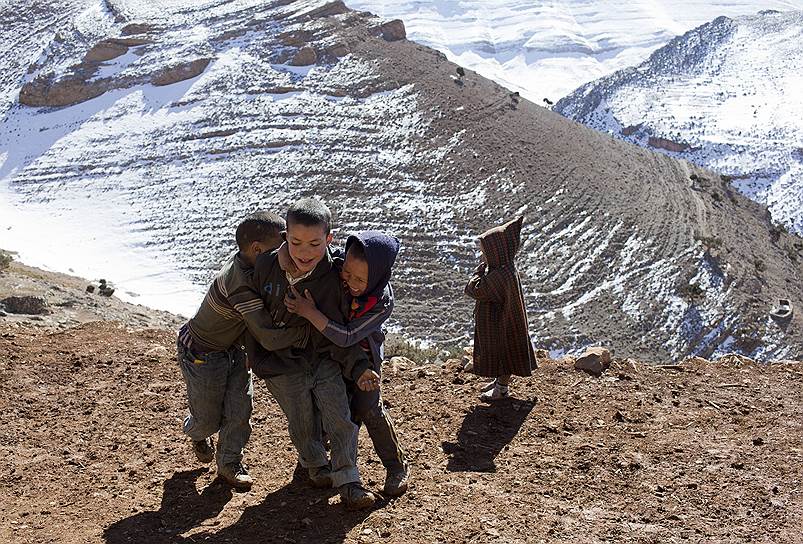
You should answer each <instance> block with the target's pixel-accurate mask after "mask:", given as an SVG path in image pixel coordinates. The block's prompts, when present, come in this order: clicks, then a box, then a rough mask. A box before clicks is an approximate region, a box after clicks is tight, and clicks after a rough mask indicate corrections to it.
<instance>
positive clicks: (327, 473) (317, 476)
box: [307, 465, 332, 489]
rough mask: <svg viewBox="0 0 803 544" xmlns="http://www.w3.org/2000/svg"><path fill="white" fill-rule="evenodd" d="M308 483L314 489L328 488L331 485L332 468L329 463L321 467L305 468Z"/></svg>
mask: <svg viewBox="0 0 803 544" xmlns="http://www.w3.org/2000/svg"><path fill="white" fill-rule="evenodd" d="M307 474H308V475H309V483H310V485H311V486H312V487H314V488H316V489H328V488H330V487H332V469H330V468H329V465H324V466H322V467H310V468H308V469H307Z"/></svg>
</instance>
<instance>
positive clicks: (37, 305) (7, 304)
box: [0, 295, 49, 315]
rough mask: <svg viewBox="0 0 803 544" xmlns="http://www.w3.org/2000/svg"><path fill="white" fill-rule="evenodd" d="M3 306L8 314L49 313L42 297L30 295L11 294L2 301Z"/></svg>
mask: <svg viewBox="0 0 803 544" xmlns="http://www.w3.org/2000/svg"><path fill="white" fill-rule="evenodd" d="M0 302H2V304H3V308H5V310H6V311H7V312H8V313H10V314H25V315H40V314H46V313H49V312H48V309H47V301H46V300H45V299H44V297H36V296H30V295H23V296H11V297H7V298H4V299H3V300H2V301H0Z"/></svg>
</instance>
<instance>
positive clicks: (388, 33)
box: [379, 19, 407, 42]
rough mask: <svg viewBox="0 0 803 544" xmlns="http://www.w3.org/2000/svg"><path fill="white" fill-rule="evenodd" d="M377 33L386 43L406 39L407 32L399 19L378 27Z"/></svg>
mask: <svg viewBox="0 0 803 544" xmlns="http://www.w3.org/2000/svg"><path fill="white" fill-rule="evenodd" d="M379 32H380V34H381V36H382V39H383V40H385V41H386V42H397V41H399V40H404V39H407V30H406V29H405V28H404V23H403V22H402V21H401V19H394V20H392V21H388V22H387V23H384V24H382V25H381V26H380V27H379Z"/></svg>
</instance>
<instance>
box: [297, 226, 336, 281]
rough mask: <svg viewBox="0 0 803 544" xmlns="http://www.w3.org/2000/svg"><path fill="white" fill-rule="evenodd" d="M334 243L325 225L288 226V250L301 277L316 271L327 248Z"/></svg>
mask: <svg viewBox="0 0 803 544" xmlns="http://www.w3.org/2000/svg"><path fill="white" fill-rule="evenodd" d="M331 241H332V234H331V233H329V234H327V233H326V227H325V226H324V225H302V224H301V223H288V224H287V250H288V251H289V252H290V257H291V258H292V259H293V262H294V263H295V265H296V268H298V272H299V275H302V274H306V273H307V272H310V271H312V270H314V269H315V267H316V266H318V263H319V262H320V261H321V259H322V258H323V256H324V255H325V254H326V247H327V246H328V245H329V243H330V242H331Z"/></svg>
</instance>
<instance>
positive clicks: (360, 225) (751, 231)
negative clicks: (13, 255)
mask: <svg viewBox="0 0 803 544" xmlns="http://www.w3.org/2000/svg"><path fill="white" fill-rule="evenodd" d="M54 6H55V4H54ZM71 6H72V4H71ZM0 9H3V10H5V11H4V15H3V17H4V20H13V24H12V26H11V27H10V28H12V33H11V34H8V36H15V37H13V38H9V37H7V35H5V34H4V38H3V39H2V47H3V48H4V51H5V52H9V51H13V50H14V48H15V45H14V44H15V43H17V41H18V42H19V43H25V44H28V45H26V48H33V49H34V50H33V51H28V49H25V54H19V55H15V56H14V57H15V58H14V59H13V60H9V59H4V61H3V62H7V63H10V64H9V65H7V66H6V68H8V71H3V73H4V74H7V76H6V79H4V85H5V87H4V89H6V90H5V91H4V92H5V93H6V94H5V95H4V96H6V97H7V100H6V106H5V110H3V111H4V113H3V120H2V128H0V150H2V151H0V160H2V163H0V180H2V187H0V189H2V191H3V193H2V194H3V199H4V200H5V201H6V202H7V203H8V205H9V207H8V210H9V212H8V214H4V215H5V217H11V215H9V214H11V213H12V212H13V214H15V215H14V217H15V218H17V219H15V221H17V222H12V223H10V224H9V225H7V226H6V225H4V224H2V222H1V221H2V220H0V228H4V229H7V228H9V227H10V228H11V230H4V232H5V233H6V234H5V235H4V236H6V235H7V236H8V238H7V239H4V240H3V245H4V246H6V247H8V248H10V249H23V250H24V251H23V258H24V256H25V251H33V250H34V249H35V248H37V247H50V246H48V244H50V245H51V246H54V248H55V249H54V251H55V250H60V253H59V256H60V257H59V262H58V263H57V266H62V267H73V266H74V267H79V266H85V265H86V259H87V258H96V259H97V261H96V262H97V263H98V265H99V266H100V265H102V264H103V263H105V262H107V261H112V262H114V263H117V265H118V272H119V274H120V275H125V274H129V275H130V276H131V277H130V278H128V277H127V278H128V279H130V283H129V285H128V287H127V286H126V281H121V279H120V277H114V276H112V275H110V274H104V275H105V276H107V277H110V279H112V280H115V282H116V284H117V286H118V293H123V294H125V293H126V291H135V293H133V294H137V295H139V300H140V301H146V302H148V303H150V304H157V305H159V304H162V305H166V303H168V302H169V300H170V299H169V297H167V296H166V295H162V294H160V293H162V292H163V291H159V289H160V288H161V287H162V286H163V284H164V283H167V282H168V280H169V281H175V282H177V283H176V285H178V284H181V282H184V283H183V284H182V285H185V286H186V285H192V286H195V287H193V289H194V291H192V293H193V296H192V297H188V299H191V300H190V303H189V304H188V305H187V307H188V308H190V309H189V310H187V311H191V307H192V306H193V305H195V304H197V302H198V301H199V300H200V298H199V295H198V294H197V293H198V292H199V291H201V290H202V289H203V286H204V283H205V282H206V281H208V279H209V278H210V275H211V273H212V272H213V270H214V269H215V268H216V267H217V266H218V264H219V263H220V261H221V260H222V259H223V258H224V257H225V255H226V254H227V252H229V251H230V250H231V247H232V232H233V228H234V226H235V225H236V223H237V222H238V220H239V218H240V217H241V216H242V215H244V214H245V213H247V212H248V211H250V210H253V209H256V208H270V209H278V210H283V209H284V208H285V207H286V205H287V204H288V202H290V201H291V200H292V199H294V198H297V197H299V196H306V195H317V196H319V197H321V198H322V199H324V200H325V201H326V202H328V203H329V204H330V205H331V206H332V208H333V210H334V211H335V212H336V215H337V218H338V223H339V225H340V226H341V233H343V234H344V233H345V232H347V231H350V230H356V229H368V228H381V229H384V230H387V231H390V232H393V233H395V234H397V235H398V236H399V237H400V238H401V239H402V242H403V246H404V248H403V251H402V253H401V255H400V257H399V260H398V262H397V268H396V273H395V286H396V294H397V296H398V297H399V304H398V305H397V311H396V314H395V322H394V323H393V326H394V327H395V328H396V329H397V330H402V331H403V332H404V333H405V334H407V335H408V336H411V337H416V338H425V339H429V340H432V341H436V342H443V343H459V342H463V341H465V340H467V339H468V338H469V334H470V333H469V331H470V327H471V303H470V301H468V300H467V299H466V298H465V297H464V296H463V295H462V288H463V284H464V282H465V281H466V279H467V277H468V274H469V272H470V270H472V269H473V268H474V265H475V262H476V258H477V256H476V246H475V242H474V238H475V236H476V234H478V233H479V232H481V231H482V230H484V229H486V228H487V227H489V226H492V225H494V224H497V223H499V222H501V221H503V220H505V219H508V218H511V217H513V216H515V215H517V214H523V215H525V216H526V224H527V226H526V228H525V231H524V243H523V249H522V252H521V255H520V258H519V266H520V271H521V275H522V277H523V281H524V286H525V293H526V302H527V305H528V309H529V313H530V318H531V325H532V327H531V331H532V333H533V336H534V339H535V341H536V343H537V344H538V347H544V348H547V349H551V350H553V351H555V352H558V351H561V350H568V349H574V348H578V347H581V346H584V345H587V344H589V343H593V342H604V343H606V344H609V345H611V346H613V347H614V348H615V349H616V351H617V356H621V355H635V356H639V357H642V358H647V359H650V358H671V357H680V356H682V355H686V354H692V353H694V354H702V355H710V354H712V353H715V352H723V351H731V350H734V349H740V350H742V351H744V352H745V353H748V354H750V355H751V356H753V357H757V358H773V357H792V358H793V357H796V356H799V355H800V353H801V346H803V342H802V341H801V333H800V330H801V327H800V317H799V314H796V315H795V317H793V319H792V321H791V323H790V322H776V321H772V320H771V319H770V318H769V317H768V311H769V308H770V306H771V305H772V304H773V302H774V301H775V300H776V299H778V298H781V297H784V298H789V299H791V300H792V302H793V304H794V305H795V306H796V307H798V308H803V288H802V287H801V282H800V273H801V264H800V260H799V256H798V255H799V254H798V250H797V249H796V248H795V245H794V244H795V243H798V242H797V239H796V238H794V237H792V236H790V235H788V234H786V233H784V232H780V231H777V230H773V227H772V224H771V223H770V221H769V220H768V218H767V215H766V210H765V209H763V208H762V207H761V206H759V205H757V204H754V203H752V202H750V201H748V200H747V199H745V198H743V197H741V196H740V195H738V194H736V193H735V192H734V191H732V190H731V189H730V187H729V186H728V184H727V183H725V182H724V181H722V180H721V179H720V178H719V177H718V176H717V175H715V174H713V173H711V172H707V171H704V170H702V169H699V168H697V167H693V166H691V165H689V164H688V163H685V162H681V161H678V160H675V159H673V158H670V157H666V156H663V155H659V154H656V153H653V152H650V151H647V150H644V149H640V148H638V147H636V146H632V145H629V144H626V143H623V142H620V141H617V140H615V139H613V138H611V137H610V136H606V135H603V134H599V133H597V132H594V131H592V130H590V129H588V128H585V127H582V126H579V125H577V124H575V123H573V122H571V121H568V120H566V119H565V118H563V117H561V116H560V115H557V114H555V113H552V112H550V111H547V110H544V109H543V108H540V107H538V106H536V105H534V104H532V103H529V102H527V101H524V100H520V99H519V97H518V96H512V95H511V94H510V92H509V91H507V90H505V89H503V88H501V87H500V86H498V85H497V84H495V83H492V82H490V81H488V80H486V79H484V78H482V77H479V76H477V75H476V74H474V73H472V72H468V73H466V75H465V76H460V75H459V74H458V73H457V72H456V67H455V65H453V64H451V63H450V62H448V61H446V60H445V58H444V57H443V55H442V54H440V53H437V52H435V51H433V50H431V49H428V48H426V47H423V46H420V45H416V44H414V43H412V42H410V41H407V40H405V39H401V38H403V36H404V32H403V27H402V26H401V25H400V24H399V23H391V24H387V23H386V22H384V21H382V20H379V19H377V18H375V17H373V16H371V15H368V14H364V13H358V12H354V11H350V10H348V9H347V8H346V7H345V6H344V5H343V4H342V3H340V2H330V3H324V2H314V1H297V2H287V1H279V2H273V3H265V2H262V1H256V0H241V1H238V2H225V1H223V0H219V1H212V2H205V3H204V4H203V6H201V5H196V3H194V2H164V3H159V2H143V3H138V2H135V1H133V0H125V1H123V0H115V1H111V0H109V1H108V2H103V3H100V2H90V3H87V4H86V5H84V6H83V7H82V8H81V9H78V8H75V7H71V8H69V9H65V10H64V12H63V13H62V14H60V16H59V17H57V18H53V17H52V16H51V15H49V14H51V13H52V12H53V11H57V10H55V9H52V10H51V9H44V8H42V9H41V11H40V12H31V13H30V15H29V16H28V17H20V18H17V19H14V17H13V16H12V15H11V14H10V8H8V7H6V8H0ZM6 11H7V12H8V13H6ZM87 21H91V24H89V23H88V22H87ZM15 40H17V41H15ZM0 56H2V57H7V56H8V55H0ZM2 203H3V202H2V201H0V204H2ZM20 221H27V223H26V224H27V225H29V226H31V227H30V228H34V227H35V226H36V225H37V224H38V225H40V226H41V225H46V228H43V229H42V231H43V232H42V236H40V237H38V238H37V241H38V245H37V244H35V243H28V244H25V247H24V248H17V247H10V245H9V244H8V243H6V241H9V242H12V244H11V245H13V242H14V240H18V239H23V238H24V237H23V234H21V233H18V231H19V224H20V223H19V222H20ZM87 225H89V227H87ZM80 229H85V230H80ZM86 229H88V230H89V231H91V232H85V231H86ZM83 234H86V236H83ZM76 238H77V240H78V241H79V242H76ZM72 246H76V247H75V250H74V251H73V250H72ZM78 246H80V248H81V249H82V250H83V249H85V248H87V247H89V248H92V247H96V248H102V251H100V250H99V251H97V252H95V253H94V255H101V256H102V259H103V260H102V261H101V258H100V257H92V256H91V255H92V254H89V255H90V256H89V257H82V260H81V262H78V263H76V264H73V262H74V261H75V256H74V255H73V253H75V254H79V251H78ZM65 248H66V249H65ZM124 250H125V251H124ZM80 254H81V255H85V254H87V253H80ZM129 254H136V255H137V256H139V257H141V258H142V259H144V260H147V262H148V266H149V268H147V270H148V272H147V274H146V273H144V272H139V271H140V270H145V269H144V268H140V266H139V265H138V264H137V265H136V266H134V263H135V261H133V260H130V259H129ZM139 257H138V258H139ZM71 259H72V260H71ZM136 262H137V263H138V262H139V261H136ZM128 263H131V264H130V265H128ZM76 271H77V272H78V273H81V274H84V275H87V274H86V273H85V272H82V271H81V270H80V269H78V268H77V269H76ZM93 276H94V274H93ZM145 276H147V277H145ZM125 279H126V278H124V280H125ZM137 282H139V283H137ZM134 285H135V286H137V287H136V288H134V287H131V286H134ZM129 294H131V293H129ZM173 309H175V307H173Z"/></svg>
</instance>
